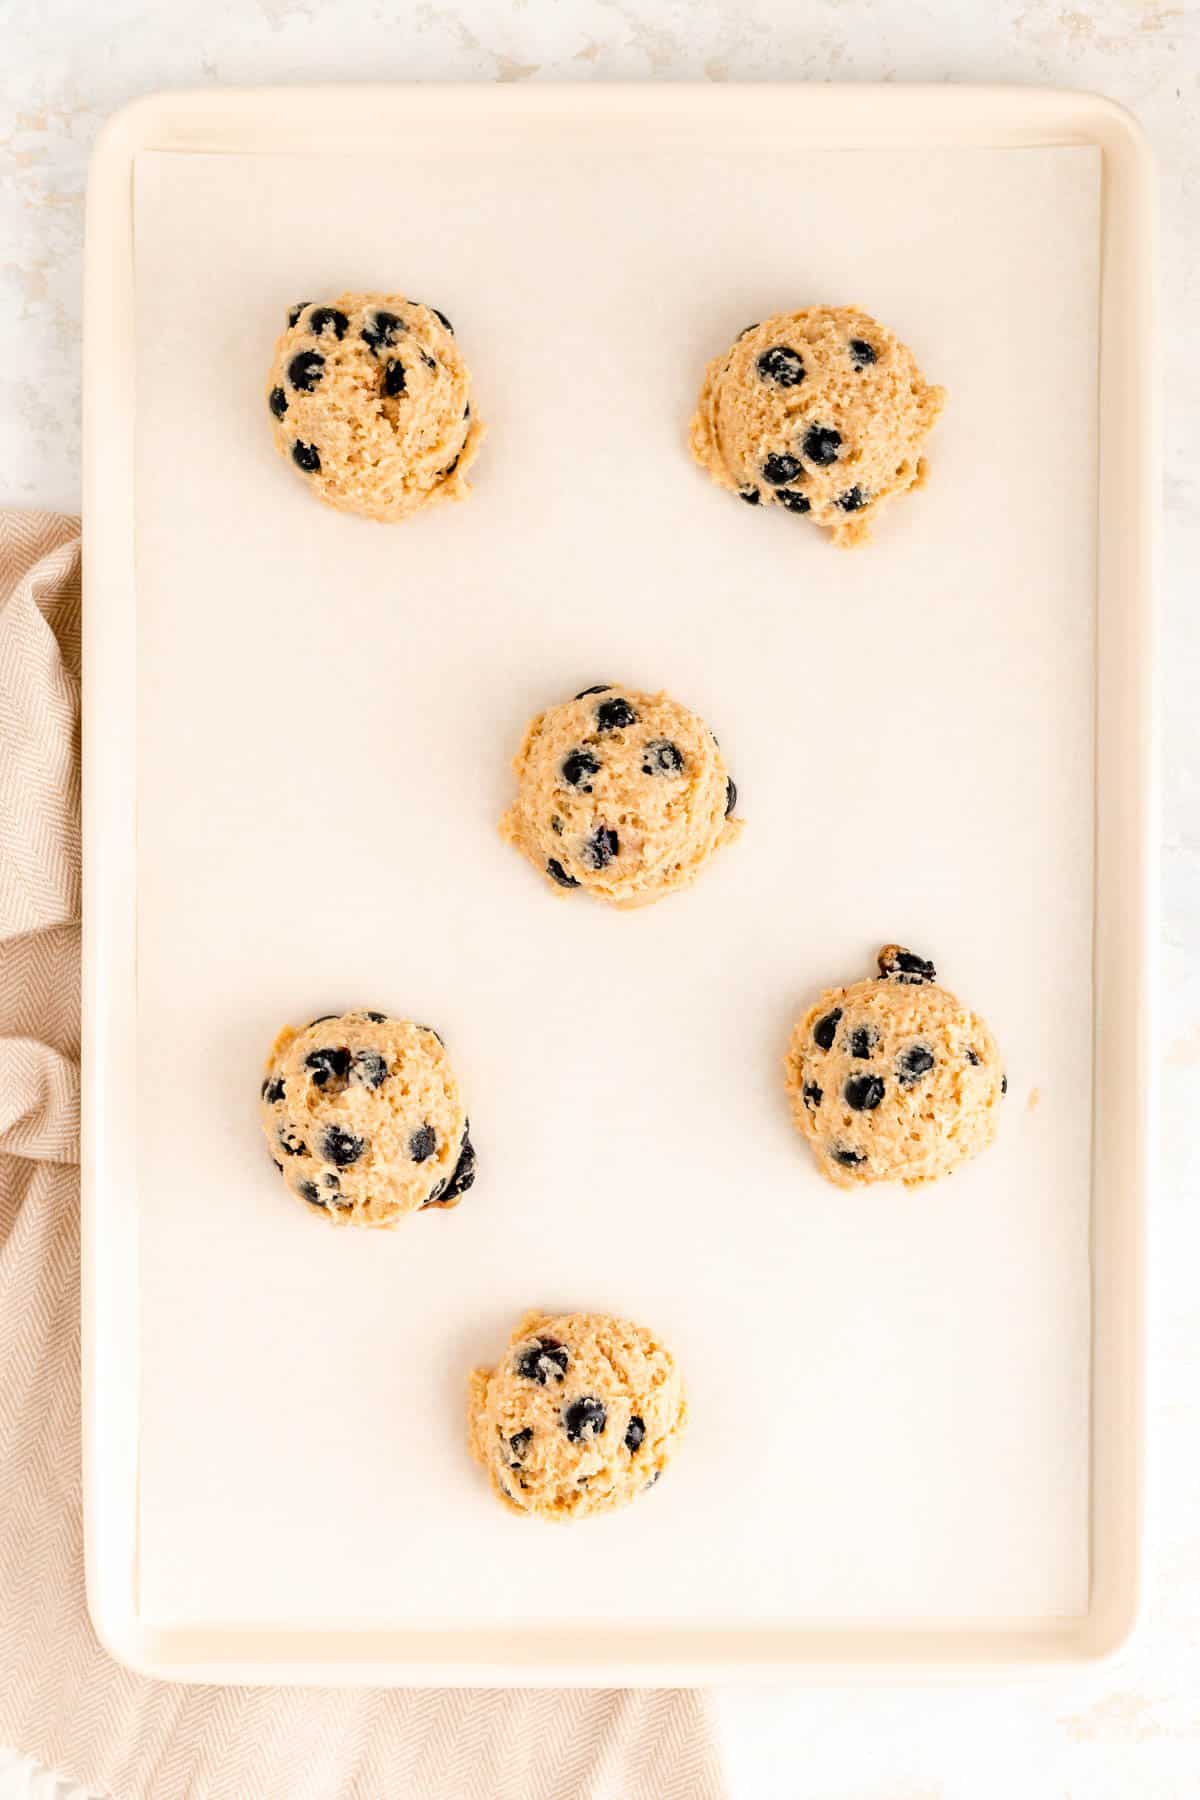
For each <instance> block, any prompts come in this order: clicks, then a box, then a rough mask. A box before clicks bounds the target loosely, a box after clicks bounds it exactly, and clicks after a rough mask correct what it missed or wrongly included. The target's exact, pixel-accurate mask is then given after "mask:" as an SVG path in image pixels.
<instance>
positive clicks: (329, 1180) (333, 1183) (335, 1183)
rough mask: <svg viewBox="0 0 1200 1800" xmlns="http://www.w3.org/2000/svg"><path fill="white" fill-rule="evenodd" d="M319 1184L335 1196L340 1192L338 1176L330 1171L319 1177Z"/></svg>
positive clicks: (327, 1170)
mask: <svg viewBox="0 0 1200 1800" xmlns="http://www.w3.org/2000/svg"><path fill="white" fill-rule="evenodd" d="M321 1184H322V1186H323V1187H327V1188H329V1189H330V1190H331V1191H332V1192H333V1193H335V1194H336V1193H340V1191H341V1186H342V1179H341V1176H340V1175H335V1174H334V1172H333V1170H332V1169H326V1171H325V1173H324V1174H323V1175H322V1177H321Z"/></svg>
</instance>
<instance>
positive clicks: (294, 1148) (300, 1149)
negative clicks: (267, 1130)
mask: <svg viewBox="0 0 1200 1800" xmlns="http://www.w3.org/2000/svg"><path fill="white" fill-rule="evenodd" d="M278 1143H279V1148H280V1149H281V1150H282V1151H283V1154H284V1155H285V1156H307V1155H308V1145H307V1144H306V1143H305V1141H304V1139H303V1138H302V1137H301V1136H300V1134H299V1133H298V1132H297V1131H295V1130H293V1128H292V1127H291V1126H290V1125H281V1126H280V1127H279V1132H278Z"/></svg>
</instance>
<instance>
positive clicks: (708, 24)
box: [0, 0, 1200, 1800]
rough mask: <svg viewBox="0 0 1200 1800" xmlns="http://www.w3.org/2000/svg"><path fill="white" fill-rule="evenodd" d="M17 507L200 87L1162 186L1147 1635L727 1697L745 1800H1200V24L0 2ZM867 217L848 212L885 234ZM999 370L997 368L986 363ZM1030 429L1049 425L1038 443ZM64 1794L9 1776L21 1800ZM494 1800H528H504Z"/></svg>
mask: <svg viewBox="0 0 1200 1800" xmlns="http://www.w3.org/2000/svg"><path fill="white" fill-rule="evenodd" d="M0 29H2V32H3V45H4V49H3V64H4V77H5V78H4V84H3V86H4V92H3V96H2V97H0V305H2V313H3V318H4V320H5V323H6V327H7V330H8V334H9V335H8V340H7V341H8V350H7V352H6V353H5V355H4V357H3V358H0V502H14V503H21V504H27V505H34V504H42V505H49V506H60V507H65V508H71V509H74V508H75V507H76V506H77V505H78V497H79V489H78V447H79V425H78V413H79V383H78V341H79V273H80V256H81V246H82V202H83V187H84V177H85V170H86V163H87V155H88V150H89V147H90V145H91V142H92V140H93V138H94V136H95V133H96V131H97V129H98V127H99V125H100V123H101V122H102V120H103V119H104V118H105V117H106V116H107V115H108V114H109V113H110V112H111V111H113V109H114V108H115V107H117V106H119V105H120V104H121V103H122V102H123V101H124V100H126V99H128V98H130V97H131V96H133V95H135V94H138V93H142V92H145V91H146V90H149V89H152V88H156V87H163V86H190V85H196V84H204V83H208V82H218V83H250V82H286V81H319V80H331V79H336V80H360V79H361V80H380V79H397V80H400V79H412V78H417V79H421V78H425V79H448V78H457V79H467V80H480V81H497V80H498V81H520V80H580V81H585V80H605V79H614V78H625V79H646V80H672V79H683V78H692V79H708V80H714V81H721V80H734V79H748V80H769V79H782V78H792V79H807V80H842V81H854V80H868V79H887V80H999V81H1030V82H1044V83H1057V84H1063V85H1069V86H1076V87H1089V88H1095V89H1099V90H1101V91H1103V92H1105V93H1107V94H1110V95H1112V96H1114V97H1115V98H1117V99H1119V100H1122V101H1124V102H1125V103H1126V104H1127V105H1128V106H1130V107H1132V109H1133V110H1134V111H1135V112H1136V113H1137V114H1138V116H1139V117H1140V118H1141V120H1142V122H1143V124H1144V125H1145V126H1146V128H1147V130H1148V131H1149V133H1150V136H1151V139H1152V141H1153V143H1154V146H1155V148H1156V150H1157V152H1158V156H1159V159H1160V165H1161V170H1162V194H1163V209H1164V233H1163V279H1164V298H1165V314H1166V317H1165V325H1166V331H1165V368H1166V389H1167V444H1166V484H1165V487H1166V491H1165V502H1166V517H1167V567H1166V579H1165V582H1164V590H1163V607H1164V655H1163V704H1164V713H1165V731H1164V750H1165V777H1166V779H1165V788H1166V805H1165V814H1164V831H1163V837H1164V844H1163V854H1164V877H1165V903H1164V914H1163V976H1164V993H1163V1006H1162V1056H1163V1076H1164V1080H1163V1118H1162V1130H1163V1144H1164V1155H1163V1176H1162V1182H1161V1188H1160V1192H1159V1193H1158V1194H1157V1196H1156V1197H1155V1201H1154V1206H1153V1214H1152V1227H1153V1230H1152V1240H1151V1281H1152V1294H1151V1300H1152V1311H1151V1327H1150V1347H1151V1382H1152V1387H1151V1430H1152V1439H1151V1471H1150V1472H1151V1486H1150V1495H1149V1559H1148V1577H1149V1585H1148V1596H1147V1605H1146V1610H1145V1617H1144V1623H1143V1627H1142V1630H1141V1633H1140V1635H1139V1637H1138V1639H1137V1640H1136V1642H1135V1644H1134V1645H1133V1647H1132V1648H1131V1649H1130V1651H1129V1652H1128V1653H1127V1654H1126V1655H1125V1656H1124V1657H1123V1658H1122V1659H1121V1661H1120V1662H1118V1663H1117V1664H1116V1665H1114V1666H1113V1667H1111V1668H1108V1669H1105V1670H1102V1671H1098V1672H1095V1673H1093V1674H1091V1675H1088V1676H1081V1677H1072V1678H1069V1679H1060V1680H1057V1681H1054V1682H1046V1681H1039V1682H1036V1683H1035V1682H1020V1683H1010V1684H1004V1683H989V1684H983V1685H979V1684H972V1685H970V1686H963V1687H946V1688H940V1689H939V1688H933V1689H930V1688H924V1689H922V1688H912V1687H910V1688H903V1689H901V1688H897V1689H889V1688H880V1687H876V1688H871V1689H861V1688H853V1687H850V1686H841V1687H835V1688H829V1689H815V1690H805V1689H802V1688H793V1689H786V1690H778V1691H773V1692H768V1691H766V1690H757V1691H756V1690H742V1691H738V1692H734V1693H729V1694H725V1695H722V1696H721V1699H720V1708H721V1714H722V1720H723V1725H724V1730H725V1736H726V1746H727V1754H728V1757H729V1763H730V1770H731V1775H732V1778H733V1783H734V1789H735V1793H736V1795H737V1797H738V1800H774V1797H775V1796H780V1797H783V1796H787V1797H789V1800H790V1797H792V1796H795V1797H796V1800H810V1797H811V1800H1016V1797H1017V1796H1020V1800H1127V1797H1129V1800H1194V1797H1195V1796H1197V1795H1200V1525H1198V1520H1200V1429H1198V1427H1200V1393H1198V1391H1197V1389H1198V1376H1200V1366H1198V1365H1200V1358H1198V1356H1197V1345H1198V1342H1200V1333H1198V1330H1197V1325H1196V1316H1197V1308H1196V1302H1195V1298H1194V1290H1195V1285H1196V1269H1197V1266H1198V1263H1200V1256H1198V1252H1200V1223H1198V1222H1197V1218H1196V1215H1195V1211H1194V1199H1193V1196H1194V1193H1195V1190H1196V1186H1197V1176H1198V1175H1200V1148H1198V1147H1196V1146H1194V1145H1193V1144H1192V1141H1191V1139H1192V1136H1193V1131H1192V1130H1191V1129H1190V1128H1191V1125H1192V1120H1193V1116H1194V1113H1195V1106H1194V1102H1193V1090H1194V1085H1195V1083H1196V1082H1197V1079H1198V1078H1200V955H1198V954H1197V938H1198V932H1197V927H1198V926H1200V794H1198V793H1197V783H1198V782H1200V755H1198V754H1197V751H1196V749H1195V747H1194V743H1193V738H1194V733H1193V731H1192V716H1193V713H1194V710H1195V703H1194V697H1193V696H1194V692H1195V677H1196V674H1197V672H1198V665H1200V621H1198V620H1197V619H1196V618H1194V617H1193V616H1192V613H1191V611H1190V610H1188V601H1189V599H1190V597H1191V595H1190V589H1189V585H1188V584H1187V582H1186V574H1187V572H1189V570H1190V568H1191V567H1192V566H1193V564H1194V563H1195V561H1196V558H1197V553H1198V551H1200V495H1198V483H1200V413H1198V408H1197V400H1198V398H1200V358H1197V356H1196V351H1195V337H1196V329H1195V326H1196V318H1197V316H1198V312H1200V308H1198V306H1197V298H1198V296H1197V285H1198V278H1200V259H1198V255H1197V223H1198V216H1197V215H1198V207H1200V200H1198V189H1200V132H1198V130H1197V125H1198V122H1200V121H1198V114H1200V15H1198V14H1197V12H1196V10H1195V9H1194V8H1189V7H1184V6H1177V5H1170V4H1166V3H1165V0H1162V3H1160V0H1073V3H1072V0H1065V3H1064V0H876V3H874V4H871V3H870V0H807V3H805V0H795V3H792V0H725V3H723V4H717V3H713V0H698V3H697V0H692V3H690V4H689V3H687V0H569V3H568V0H458V4H456V5H434V4H419V5H415V6H411V7H404V6H399V5H394V4H387V3H386V0H337V3H335V0H175V3H174V4H159V5H155V4H153V3H152V0H5V3H4V4H2V5H0ZM869 204H870V201H869V196H865V197H864V196H861V195H848V196H847V206H848V207H858V206H864V205H869ZM981 353H983V349H982V347H981ZM1030 426H1031V429H1036V428H1037V421H1036V420H1031V421H1030ZM47 1792H48V1790H45V1789H42V1788H37V1787H34V1786H31V1785H30V1784H29V1783H28V1782H22V1781H21V1780H19V1779H17V1778H16V1777H15V1776H14V1775H12V1774H11V1772H10V1771H9V1769H8V1767H7V1766H6V1763H5V1759H4V1757H3V1755H2V1754H0V1796H3V1800H9V1796H10V1795H13V1796H16V1795H25V1796H28V1795H29V1794H33V1793H37V1794H38V1800H42V1796H43V1794H45V1793H47ZM498 1800H508V1797H507V1796H501V1797H498Z"/></svg>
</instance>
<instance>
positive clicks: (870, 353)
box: [850, 338, 879, 369]
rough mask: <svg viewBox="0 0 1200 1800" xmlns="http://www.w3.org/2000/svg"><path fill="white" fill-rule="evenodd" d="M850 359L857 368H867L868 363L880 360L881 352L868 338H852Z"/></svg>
mask: <svg viewBox="0 0 1200 1800" xmlns="http://www.w3.org/2000/svg"><path fill="white" fill-rule="evenodd" d="M850 361H851V362H852V363H853V364H854V366H855V368H856V369H865V368H866V367H867V365H868V363H873V362H878V361H879V352H878V351H877V350H876V348H875V346H874V344H868V342H867V340H866V338H851V339H850Z"/></svg>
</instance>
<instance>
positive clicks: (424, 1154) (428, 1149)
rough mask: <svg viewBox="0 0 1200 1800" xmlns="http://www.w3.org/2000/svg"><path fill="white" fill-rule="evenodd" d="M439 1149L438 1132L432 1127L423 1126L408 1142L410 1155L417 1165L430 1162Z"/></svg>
mask: <svg viewBox="0 0 1200 1800" xmlns="http://www.w3.org/2000/svg"><path fill="white" fill-rule="evenodd" d="M436 1149H437V1132H436V1131H435V1130H434V1129H433V1126H432V1125H422V1126H421V1127H420V1128H419V1130H417V1131H414V1132H413V1134H412V1136H411V1137H410V1138H409V1140H408V1154H409V1155H410V1156H411V1157H412V1159H413V1161H414V1162H415V1163H423V1162H428V1160H429V1158H430V1157H431V1156H432V1155H433V1153H434V1151H435V1150H436Z"/></svg>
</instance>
